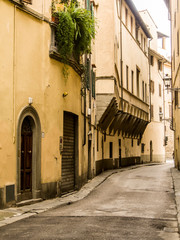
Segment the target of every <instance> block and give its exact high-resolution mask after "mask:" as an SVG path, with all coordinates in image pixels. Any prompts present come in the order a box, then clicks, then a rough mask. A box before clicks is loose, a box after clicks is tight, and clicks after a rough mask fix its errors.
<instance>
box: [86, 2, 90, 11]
mask: <svg viewBox="0 0 180 240" xmlns="http://www.w3.org/2000/svg"><path fill="white" fill-rule="evenodd" d="M86 9H88V10H90V0H86Z"/></svg>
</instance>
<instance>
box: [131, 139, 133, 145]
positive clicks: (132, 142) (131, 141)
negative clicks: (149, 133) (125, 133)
mask: <svg viewBox="0 0 180 240" xmlns="http://www.w3.org/2000/svg"><path fill="white" fill-rule="evenodd" d="M133 145H134V142H133V139H131V147H133Z"/></svg>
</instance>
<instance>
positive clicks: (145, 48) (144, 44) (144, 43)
mask: <svg viewBox="0 0 180 240" xmlns="http://www.w3.org/2000/svg"><path fill="white" fill-rule="evenodd" d="M144 51H146V39H145V38H144Z"/></svg>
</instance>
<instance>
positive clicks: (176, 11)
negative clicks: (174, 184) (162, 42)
mask: <svg viewBox="0 0 180 240" xmlns="http://www.w3.org/2000/svg"><path fill="white" fill-rule="evenodd" d="M165 3H166V5H167V7H168V10H169V19H170V20H171V34H172V36H171V37H172V38H171V39H172V40H171V41H172V45H171V47H172V48H171V56H172V82H170V84H171V91H172V93H173V97H172V103H173V112H172V120H173V121H172V125H171V128H172V129H173V130H174V158H175V166H176V167H177V168H178V169H179V170H180V147H179V144H180V140H179V139H180V124H179V119H180V101H179V97H180V81H179V79H180V72H179V68H180V52H179V44H180V42H179V29H180V3H179V1H172V0H165Z"/></svg>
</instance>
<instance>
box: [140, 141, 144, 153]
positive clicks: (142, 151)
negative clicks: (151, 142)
mask: <svg viewBox="0 0 180 240" xmlns="http://www.w3.org/2000/svg"><path fill="white" fill-rule="evenodd" d="M144 148H145V144H144V143H141V153H144Z"/></svg>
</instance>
